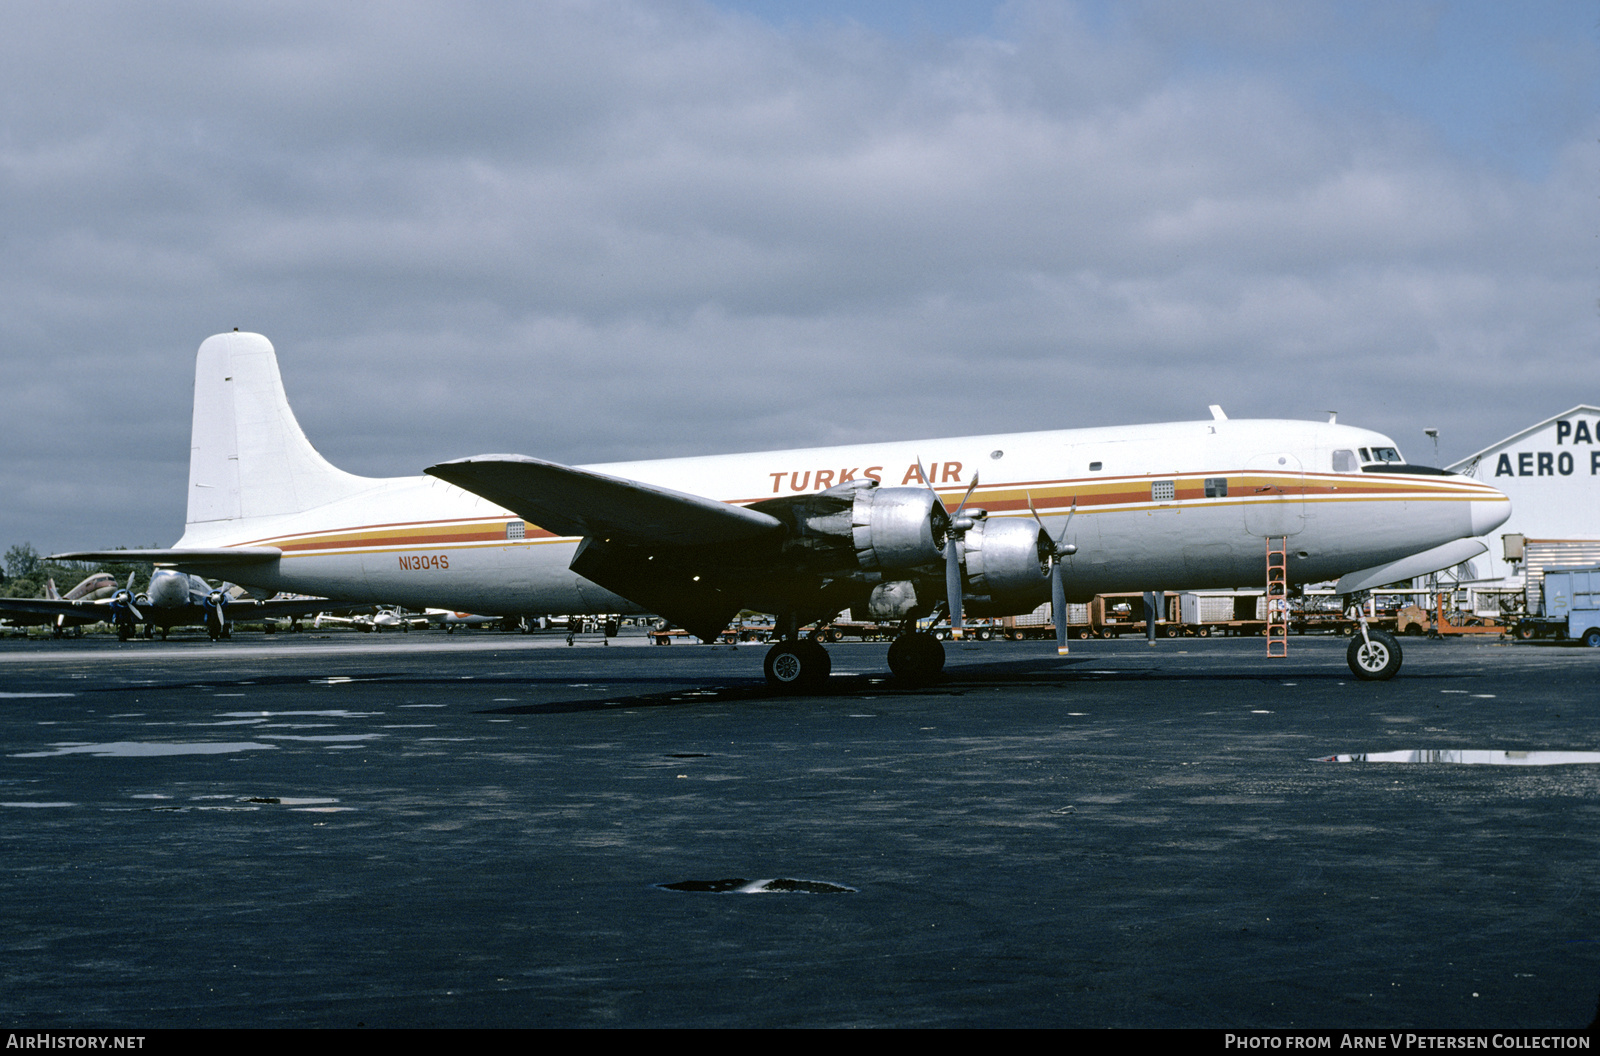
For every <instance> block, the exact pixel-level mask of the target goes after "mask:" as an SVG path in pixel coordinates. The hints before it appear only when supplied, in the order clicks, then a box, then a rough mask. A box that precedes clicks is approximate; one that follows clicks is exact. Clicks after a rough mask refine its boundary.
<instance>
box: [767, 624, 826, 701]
mask: <svg viewBox="0 0 1600 1056" xmlns="http://www.w3.org/2000/svg"><path fill="white" fill-rule="evenodd" d="M761 666H762V670H763V671H764V672H765V673H766V676H767V685H769V686H771V687H772V688H774V689H778V690H783V691H784V692H788V693H803V692H807V691H809V690H813V689H816V688H817V687H819V686H821V685H822V684H823V683H824V682H826V681H827V679H828V675H829V673H830V672H832V670H833V658H832V657H830V656H829V655H828V651H827V650H826V649H824V648H823V647H822V646H820V645H818V644H817V643H816V642H814V641H812V640H811V639H809V638H804V639H801V640H799V641H788V642H779V643H778V644H777V645H775V646H773V647H772V648H771V649H768V650H767V658H766V660H765V661H763V663H762V665H761Z"/></svg>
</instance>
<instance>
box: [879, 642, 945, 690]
mask: <svg viewBox="0 0 1600 1056" xmlns="http://www.w3.org/2000/svg"><path fill="white" fill-rule="evenodd" d="M889 670H890V671H893V672H894V677H895V678H898V679H899V680H900V681H902V682H905V683H907V684H909V685H913V686H926V685H931V684H933V683H934V682H937V681H939V676H940V675H942V674H943V673H944V646H943V645H941V644H940V642H939V640H938V639H937V638H935V637H934V636H933V635H931V634H929V633H928V632H926V631H913V632H912V633H910V634H902V635H901V636H900V637H898V638H896V639H895V640H894V641H892V642H890V643H889Z"/></svg>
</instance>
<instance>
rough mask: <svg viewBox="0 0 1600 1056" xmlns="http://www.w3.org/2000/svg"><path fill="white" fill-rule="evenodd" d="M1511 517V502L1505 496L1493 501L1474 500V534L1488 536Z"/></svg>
mask: <svg viewBox="0 0 1600 1056" xmlns="http://www.w3.org/2000/svg"><path fill="white" fill-rule="evenodd" d="M1510 516H1511V500H1510V499H1508V498H1506V497H1505V496H1504V495H1498V496H1497V497H1496V498H1492V499H1473V500H1472V534H1473V535H1486V534H1488V533H1489V532H1492V531H1494V530H1495V529H1496V528H1498V527H1500V526H1501V525H1502V524H1505V523H1506V520H1507V519H1508V518H1509V517H1510Z"/></svg>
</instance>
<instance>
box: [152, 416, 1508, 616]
mask: <svg viewBox="0 0 1600 1056" xmlns="http://www.w3.org/2000/svg"><path fill="white" fill-rule="evenodd" d="M1392 446H1393V442H1392V441H1390V440H1388V439H1387V438H1386V437H1383V436H1381V435H1380V434H1377V433H1374V432H1371V431H1368V430H1365V429H1359V428H1354V427H1351V426H1343V425H1337V424H1331V423H1327V424H1324V423H1316V422H1299V421H1262V420H1227V419H1223V420H1216V421H1198V422H1173V423H1163V424H1154V425H1137V426H1122V427H1115V428H1097V429H1068V430H1058V431H1049V432H1035V433H1010V434H1001V435H991V436H972V437H960V438H953V439H943V440H921V441H913V442H906V443H881V444H860V445H850V446H843V447H831V448H813V449H806V450H792V451H768V452H758V453H753V454H740V455H720V456H709V457H697V458H674V459H662V460H657V461H643V462H626V463H612V464H608V465H597V466H588V467H582V468H586V469H592V470H596V471H599V472H602V473H606V474H610V475H612V476H617V477H624V478H628V479H632V480H637V481H641V482H644V483H647V484H655V485H659V486H662V487H666V488H670V489H673V490H675V491H680V492H686V493H689V494H693V495H700V496H705V497H708V498H714V499H719V500H722V501H725V502H729V503H732V504H735V505H741V506H742V505H749V504H751V503H755V502H760V501H761V500H764V499H772V498H779V497H784V496H794V495H801V494H807V493H814V492H817V491H821V490H825V489H826V488H829V487H833V486H836V485H838V484H841V483H844V482H846V481H849V480H852V479H854V480H862V479H876V480H878V481H880V482H881V484H882V485H883V486H885V487H899V486H907V487H915V486H921V485H922V484H923V481H922V472H923V470H921V469H919V466H920V467H926V473H927V475H928V477H929V478H930V480H929V481H928V483H930V484H932V485H933V486H934V487H935V488H936V489H937V490H938V491H939V493H940V495H941V497H942V498H943V499H944V501H945V504H946V505H947V506H948V507H952V508H953V507H954V506H955V505H956V504H957V503H959V502H960V500H961V497H962V495H963V494H964V493H965V492H966V489H967V485H968V484H969V483H970V482H971V480H972V478H973V475H974V474H977V475H978V476H979V479H980V482H979V484H978V486H977V488H976V490H975V491H974V492H973V494H972V497H971V499H970V500H969V508H970V507H979V508H982V509H985V510H987V511H988V512H989V515H990V517H991V518H1000V517H1020V518H1026V519H1030V520H1031V518H1032V516H1033V515H1032V513H1030V510H1029V507H1030V502H1031V504H1032V506H1033V507H1034V508H1036V509H1037V511H1038V513H1039V515H1040V517H1041V519H1042V520H1043V522H1044V524H1045V527H1046V528H1047V530H1048V531H1049V532H1050V534H1051V536H1052V538H1056V539H1059V540H1060V541H1062V542H1064V543H1067V544H1072V545H1074V546H1076V548H1077V550H1076V553H1075V554H1074V555H1073V556H1071V557H1068V558H1065V559H1064V560H1065V565H1064V569H1065V584H1066V588H1067V591H1068V594H1069V596H1071V597H1073V598H1076V599H1083V598H1087V597H1089V596H1092V595H1094V594H1098V593H1107V592H1112V591H1124V590H1182V589H1204V588H1218V587H1234V586H1250V585H1258V584H1260V583H1262V582H1263V580H1264V578H1265V549H1266V543H1265V539H1267V538H1268V537H1285V536H1286V537H1288V543H1287V549H1288V553H1289V557H1288V562H1289V566H1288V567H1289V578H1290V581H1291V582H1293V583H1311V582H1320V581H1323V580H1328V579H1332V578H1334V577H1337V576H1339V575H1342V574H1344V573H1347V572H1351V571H1355V570H1358V569H1364V568H1370V567H1372V566H1375V565H1380V564H1382V563H1384V562H1388V561H1393V560H1396V559H1398V558H1402V557H1405V556H1407V555H1410V554H1415V553H1418V552H1419V551H1424V550H1427V549H1429V548H1431V547H1435V546H1438V545H1440V544H1443V543H1447V542H1450V541H1453V540H1457V539H1464V538H1470V537H1473V536H1477V535H1481V534H1483V533H1484V532H1486V531H1489V530H1490V529H1492V528H1493V527H1495V526H1496V525H1498V524H1500V523H1503V522H1504V520H1505V519H1506V517H1507V516H1509V513H1510V505H1509V503H1508V501H1507V500H1506V498H1505V496H1504V495H1502V494H1501V493H1500V492H1498V491H1496V490H1495V489H1494V488H1492V487H1490V486H1488V485H1486V484H1482V483H1480V482H1477V481H1475V480H1472V479H1469V478H1466V477H1460V476H1422V475H1411V474H1395V473H1369V472H1363V471H1362V470H1361V467H1360V466H1359V465H1355V466H1351V465H1350V462H1349V459H1351V458H1354V457H1355V456H1354V454H1353V453H1354V452H1356V451H1359V450H1361V449H1363V448H1368V449H1371V448H1376V447H1392ZM1336 452H1338V453H1341V454H1340V457H1339V460H1338V462H1336V460H1335V453H1336ZM1343 452H1351V455H1350V456H1349V458H1346V457H1345V456H1344V455H1343V454H1342V453H1343ZM1336 464H1338V465H1340V466H1341V467H1342V469H1343V471H1340V472H1335V470H1334V466H1335V465H1336ZM366 483H367V484H368V485H370V486H368V487H365V488H364V489H362V490H359V491H356V492H355V493H353V494H350V495H347V496H345V497H343V498H340V499H337V500H335V501H332V502H328V503H326V504H323V505H319V506H316V507H313V508H311V509H307V510H303V511H299V512H294V513H284V514H279V515H275V516H263V517H248V518H226V519H216V520H208V521H198V522H194V523H191V524H190V525H189V528H188V531H187V532H186V533H185V535H184V537H183V539H182V540H181V541H180V542H179V543H178V544H177V545H178V547H179V548H190V547H227V546H273V547H279V548H281V549H282V550H283V556H282V557H281V558H279V559H278V560H277V561H275V562H269V563H265V564H263V565H261V566H260V571H259V572H256V571H252V572H251V573H250V575H249V577H248V584H249V585H250V586H251V587H253V588H259V589H263V590H268V591H272V590H288V591H296V592H301V593H308V594H319V595H323V596H326V597H330V598H335V599H339V600H348V601H374V602H376V601H381V602H385V603H394V604H402V605H407V606H411V607H415V608H422V607H426V606H437V607H446V608H452V609H458V610H463V611H471V612H476V613H483V614H517V613H532V614H541V613H600V612H635V611H638V606H636V605H633V604H632V603H630V602H628V601H627V600H626V599H623V598H621V597H618V596H617V595H615V594H613V593H612V592H610V591H608V590H605V589H603V588H601V587H599V586H597V585H595V584H593V583H591V582H589V581H588V580H585V579H583V578H582V577H580V576H578V575H576V574H575V573H573V572H572V571H570V569H569V568H568V565H569V563H570V562H571V561H572V558H573V554H574V551H575V548H576V547H577V545H578V543H579V540H578V539H574V538H571V537H565V538H563V537H558V536H554V535H552V534H550V533H548V532H545V531H543V530H541V529H539V528H538V527H536V526H535V525H532V524H525V523H524V522H523V521H522V520H521V519H520V518H518V517H516V516H515V515H514V514H511V513H509V512H507V511H506V510H504V509H501V508H499V507H497V506H495V505H494V504H493V503H490V502H488V501H487V500H484V499H482V498H480V497H478V496H476V495H473V494H470V493H468V492H465V491H463V490H461V489H460V488H457V487H455V486H453V485H450V484H447V483H445V482H443V481H441V480H438V479H435V478H432V477H427V476H417V477H399V478H390V479H370V480H368V481H366ZM1069 514H1070V521H1069V520H1068V517H1069ZM1063 528H1064V529H1065V536H1064V538H1063V537H1062V531H1063ZM1047 597H1048V592H1047V591H1046V592H1045V593H1043V594H1042V595H1041V597H1040V598H1039V599H1038V601H1043V600H1045V599H1046V598H1047ZM1035 604H1037V601H1036V602H1035Z"/></svg>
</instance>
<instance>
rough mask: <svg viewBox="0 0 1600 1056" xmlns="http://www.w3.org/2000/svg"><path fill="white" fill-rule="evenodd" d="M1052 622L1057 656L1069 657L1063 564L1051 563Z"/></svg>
mask: <svg viewBox="0 0 1600 1056" xmlns="http://www.w3.org/2000/svg"><path fill="white" fill-rule="evenodd" d="M1050 622H1051V623H1053V624H1055V627H1056V655H1057V656H1066V655H1067V585H1066V584H1065V583H1064V582H1063V581H1062V577H1061V562H1060V561H1059V560H1054V561H1051V562H1050Z"/></svg>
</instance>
